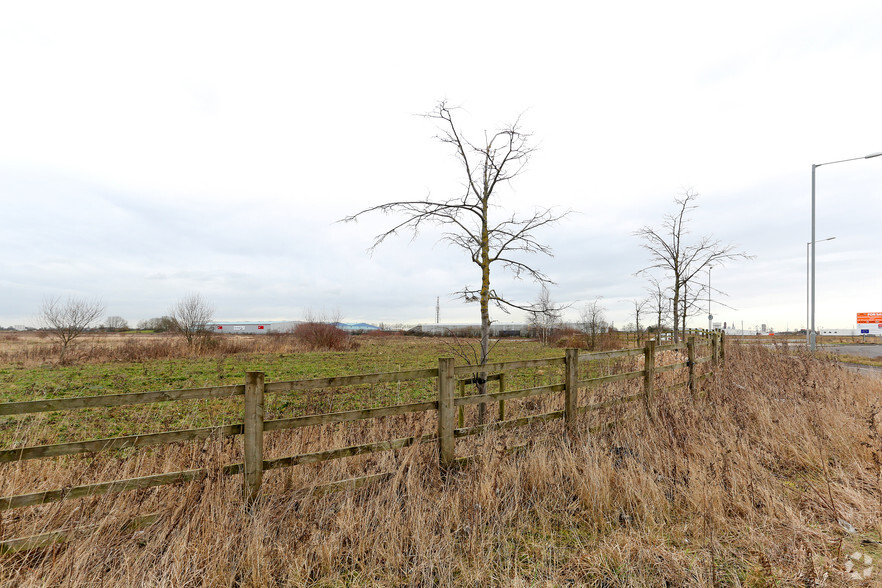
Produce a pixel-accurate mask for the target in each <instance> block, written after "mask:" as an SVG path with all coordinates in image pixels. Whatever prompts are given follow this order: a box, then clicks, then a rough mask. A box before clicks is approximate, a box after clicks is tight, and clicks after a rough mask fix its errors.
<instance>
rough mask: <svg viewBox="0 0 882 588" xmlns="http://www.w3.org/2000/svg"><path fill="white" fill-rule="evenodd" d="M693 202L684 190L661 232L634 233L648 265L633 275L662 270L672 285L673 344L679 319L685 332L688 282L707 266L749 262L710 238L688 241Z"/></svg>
mask: <svg viewBox="0 0 882 588" xmlns="http://www.w3.org/2000/svg"><path fill="white" fill-rule="evenodd" d="M697 198H698V194H697V193H695V192H692V191H689V190H686V191H685V192H683V194H682V195H680V196H678V197H676V198H674V202H675V203H676V205H677V207H676V211H675V212H674V213H672V214H669V215H667V216H665V218H664V220H663V221H662V226H661V229H659V230H656V229H655V228H653V227H649V226H645V227H643V228H641V229H640V230H638V231H636V232H635V233H634V234H635V235H636V236H637V237H638V238H639V239H640V240H641V242H642V243H641V246H642V247H643V248H644V249H646V250H647V251H648V252H649V255H650V260H651V265H649V266H647V267H645V268H643V269H642V270H640V271H639V272H637V273H638V274H640V273H644V272H649V271H651V270H654V269H662V270H664V271H666V272H667V273H668V275H669V279H670V280H671V281H672V284H671V292H672V294H673V304H672V308H673V313H674V342H677V341H679V334H678V330H679V329H680V326H681V319H682V328H683V332H684V333H685V330H686V320H685V318H686V315H687V314H688V312H689V309H690V308H691V306H690V304H689V298H688V294H689V291H688V286H689V283H690V281H691V280H692V279H693V278H694V277H695V276H696V275H698V274H699V272H701V271H703V270H704V269H705V268H707V266H708V265H710V264H713V265H715V266H716V265H722V264H723V263H725V262H726V261H732V260H735V259H750V256H749V255H747V254H746V253H742V252H740V251H737V250H736V249H735V247H734V246H733V245H723V244H721V243H720V242H719V241H717V240H715V239H714V238H713V237H709V236H703V237H699V238H698V239H696V240H694V241H691V242H690V241H689V240H688V235H689V227H688V225H689V218H688V217H689V213H690V212H691V211H692V210H695V208H697V206H696V205H695V200H696V199H697Z"/></svg>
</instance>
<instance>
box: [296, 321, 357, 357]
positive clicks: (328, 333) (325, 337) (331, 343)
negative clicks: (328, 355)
mask: <svg viewBox="0 0 882 588" xmlns="http://www.w3.org/2000/svg"><path fill="white" fill-rule="evenodd" d="M293 334H294V337H295V338H296V339H297V340H298V341H299V342H300V343H302V344H303V345H304V346H305V347H306V348H307V349H308V350H310V351H349V350H350V349H353V341H352V338H351V337H350V335H349V333H347V332H346V331H344V330H343V329H341V328H340V327H338V326H337V325H336V324H333V323H327V322H321V321H316V320H311V321H307V322H305V323H300V324H299V325H297V326H296V327H295V328H294V331H293Z"/></svg>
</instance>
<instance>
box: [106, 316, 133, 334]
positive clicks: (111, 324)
mask: <svg viewBox="0 0 882 588" xmlns="http://www.w3.org/2000/svg"><path fill="white" fill-rule="evenodd" d="M104 328H105V329H107V330H108V331H125V330H126V329H128V328H129V323H128V322H127V321H126V319H124V318H123V317H121V316H109V317H107V319H105V321H104Z"/></svg>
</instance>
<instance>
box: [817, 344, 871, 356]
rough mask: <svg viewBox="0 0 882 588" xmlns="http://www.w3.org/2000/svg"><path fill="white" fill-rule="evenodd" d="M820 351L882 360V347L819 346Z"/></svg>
mask: <svg viewBox="0 0 882 588" xmlns="http://www.w3.org/2000/svg"><path fill="white" fill-rule="evenodd" d="M818 349H819V350H820V351H827V352H830V353H836V354H845V355H859V356H861V357H870V358H879V359H882V345H818Z"/></svg>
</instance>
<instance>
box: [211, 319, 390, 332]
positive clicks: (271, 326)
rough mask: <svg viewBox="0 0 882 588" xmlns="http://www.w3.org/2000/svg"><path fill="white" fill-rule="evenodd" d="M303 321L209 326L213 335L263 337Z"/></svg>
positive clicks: (356, 327)
mask: <svg viewBox="0 0 882 588" xmlns="http://www.w3.org/2000/svg"><path fill="white" fill-rule="evenodd" d="M303 322H304V321H262V322H261V321H217V322H214V323H210V324H209V328H210V329H211V330H212V331H214V332H215V333H221V334H226V335H263V334H264V333H287V332H290V331H293V330H294V329H296V328H297V325H299V324H301V323H303ZM337 327H338V328H340V329H343V330H344V331H349V332H351V333H365V332H368V331H379V330H380V327H377V326H375V325H369V324H368V323H337Z"/></svg>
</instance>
